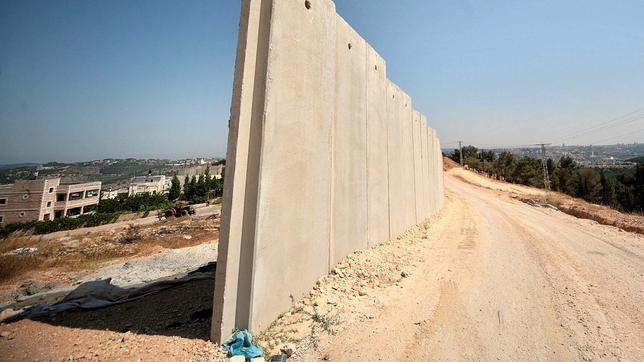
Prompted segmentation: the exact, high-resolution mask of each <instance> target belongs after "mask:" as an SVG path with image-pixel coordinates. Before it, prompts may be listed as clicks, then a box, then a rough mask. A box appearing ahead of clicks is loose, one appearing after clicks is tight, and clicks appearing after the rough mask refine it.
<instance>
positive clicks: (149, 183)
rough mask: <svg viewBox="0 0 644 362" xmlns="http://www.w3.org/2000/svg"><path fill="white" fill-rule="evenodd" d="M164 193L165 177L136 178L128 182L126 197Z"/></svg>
mask: <svg viewBox="0 0 644 362" xmlns="http://www.w3.org/2000/svg"><path fill="white" fill-rule="evenodd" d="M165 192H166V183H165V176H164V175H159V176H151V175H148V176H138V177H134V178H132V180H130V187H129V191H128V195H130V196H135V195H142V194H150V195H154V194H162V193H165Z"/></svg>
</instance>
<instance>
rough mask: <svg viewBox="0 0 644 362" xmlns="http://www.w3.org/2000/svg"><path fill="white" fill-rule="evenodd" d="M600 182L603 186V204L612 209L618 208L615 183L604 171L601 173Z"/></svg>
mask: <svg viewBox="0 0 644 362" xmlns="http://www.w3.org/2000/svg"><path fill="white" fill-rule="evenodd" d="M600 182H601V184H602V195H601V198H602V203H603V204H604V205H607V206H610V207H612V208H618V206H619V205H618V203H617V198H616V196H615V182H613V180H611V179H610V177H608V176H606V173H605V172H604V171H603V170H602V171H601V172H600Z"/></svg>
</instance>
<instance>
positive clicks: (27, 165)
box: [0, 163, 40, 170]
mask: <svg viewBox="0 0 644 362" xmlns="http://www.w3.org/2000/svg"><path fill="white" fill-rule="evenodd" d="M38 165H40V164H39V163H12V164H8V165H0V170H11V169H13V168H21V167H35V166H38Z"/></svg>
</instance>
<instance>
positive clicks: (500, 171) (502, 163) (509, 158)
mask: <svg viewBox="0 0 644 362" xmlns="http://www.w3.org/2000/svg"><path fill="white" fill-rule="evenodd" d="M516 162H517V161H516V158H515V157H514V155H513V154H512V153H510V152H508V151H503V152H501V154H499V157H498V158H497V159H496V161H494V170H495V173H496V175H497V178H502V179H504V180H506V181H508V182H512V174H514V168H515V167H516Z"/></svg>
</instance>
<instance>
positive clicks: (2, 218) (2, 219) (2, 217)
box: [0, 215, 4, 224]
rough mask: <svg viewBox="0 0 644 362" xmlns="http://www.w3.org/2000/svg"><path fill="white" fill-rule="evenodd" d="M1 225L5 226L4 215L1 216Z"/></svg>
mask: <svg viewBox="0 0 644 362" xmlns="http://www.w3.org/2000/svg"><path fill="white" fill-rule="evenodd" d="M0 224H4V215H0Z"/></svg>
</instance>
